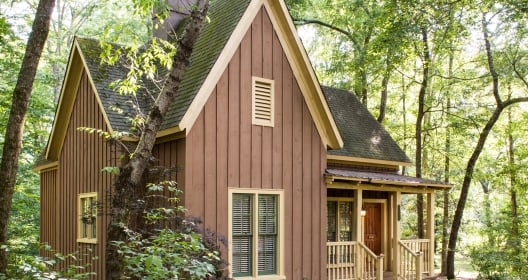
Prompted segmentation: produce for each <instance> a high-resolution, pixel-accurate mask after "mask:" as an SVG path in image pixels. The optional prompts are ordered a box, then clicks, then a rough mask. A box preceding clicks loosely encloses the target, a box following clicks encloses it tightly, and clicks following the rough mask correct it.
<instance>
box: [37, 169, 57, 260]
mask: <svg viewBox="0 0 528 280" xmlns="http://www.w3.org/2000/svg"><path fill="white" fill-rule="evenodd" d="M57 188H58V186H57V169H56V168H54V169H51V170H46V171H42V172H41V173H40V194H41V195H40V213H41V215H40V241H41V242H45V243H47V245H49V246H51V247H52V248H56V247H57V244H56V242H57V240H56V239H55V238H54V237H55V236H56V231H57V216H58V215H57V213H56V208H55V207H54V205H55V201H56V198H57ZM41 254H42V255H44V256H46V257H51V253H50V252H47V251H44V250H41Z"/></svg>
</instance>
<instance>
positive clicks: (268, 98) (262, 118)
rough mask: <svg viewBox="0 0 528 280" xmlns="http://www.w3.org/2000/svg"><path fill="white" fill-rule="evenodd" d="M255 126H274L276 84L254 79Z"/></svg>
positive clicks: (271, 81) (262, 79)
mask: <svg viewBox="0 0 528 280" xmlns="http://www.w3.org/2000/svg"><path fill="white" fill-rule="evenodd" d="M252 91H253V124H256V125H264V126H273V116H274V114H275V112H274V107H275V106H274V97H273V95H274V94H273V93H274V82H273V80H268V79H264V78H258V77H253V88H252Z"/></svg>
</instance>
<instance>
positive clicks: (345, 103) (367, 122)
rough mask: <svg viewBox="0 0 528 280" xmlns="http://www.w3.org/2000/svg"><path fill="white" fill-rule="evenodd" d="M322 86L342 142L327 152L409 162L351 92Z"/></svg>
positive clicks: (337, 154)
mask: <svg viewBox="0 0 528 280" xmlns="http://www.w3.org/2000/svg"><path fill="white" fill-rule="evenodd" d="M322 89H323V92H324V94H325V97H326V101H327V102H328V106H329V107H330V111H331V112H332V115H333V116H334V120H335V121H336V124H337V128H338V129H339V133H340V134H341V137H342V138H343V142H344V145H343V148H342V149H339V150H331V151H329V152H328V153H329V154H330V155H336V156H347V157H357V158H365V159H376V160H386V161H394V162H410V160H409V158H408V157H407V155H405V153H404V152H403V150H402V149H401V148H400V147H399V146H398V144H396V142H395V141H394V139H392V137H391V136H390V135H389V134H388V133H387V131H386V130H385V129H384V128H383V126H381V124H380V123H379V122H378V121H376V119H375V118H374V117H373V116H372V115H371V114H370V112H369V111H368V110H367V109H366V108H365V107H364V106H363V104H361V102H360V101H359V100H358V98H357V97H356V96H355V95H354V94H353V93H351V92H350V91H346V90H341V89H336V88H331V87H322Z"/></svg>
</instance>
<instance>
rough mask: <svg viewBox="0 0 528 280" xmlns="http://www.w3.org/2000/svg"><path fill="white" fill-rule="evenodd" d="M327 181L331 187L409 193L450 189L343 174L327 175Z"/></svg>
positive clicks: (439, 185) (433, 185)
mask: <svg viewBox="0 0 528 280" xmlns="http://www.w3.org/2000/svg"><path fill="white" fill-rule="evenodd" d="M325 182H326V185H327V188H329V189H351V190H357V189H362V190H370V191H389V192H390V191H399V192H408V193H430V192H434V191H435V190H444V189H450V188H451V186H450V185H442V184H411V183H405V182H396V181H385V180H371V181H370V182H369V181H368V179H360V178H350V177H343V176H331V175H325Z"/></svg>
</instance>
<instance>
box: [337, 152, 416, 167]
mask: <svg viewBox="0 0 528 280" xmlns="http://www.w3.org/2000/svg"><path fill="white" fill-rule="evenodd" d="M327 159H328V162H335V163H366V164H371V165H382V166H385V167H392V168H395V169H398V168H399V167H400V166H411V165H412V163H410V162H400V161H391V160H381V159H371V158H360V157H348V156H336V155H327Z"/></svg>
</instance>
